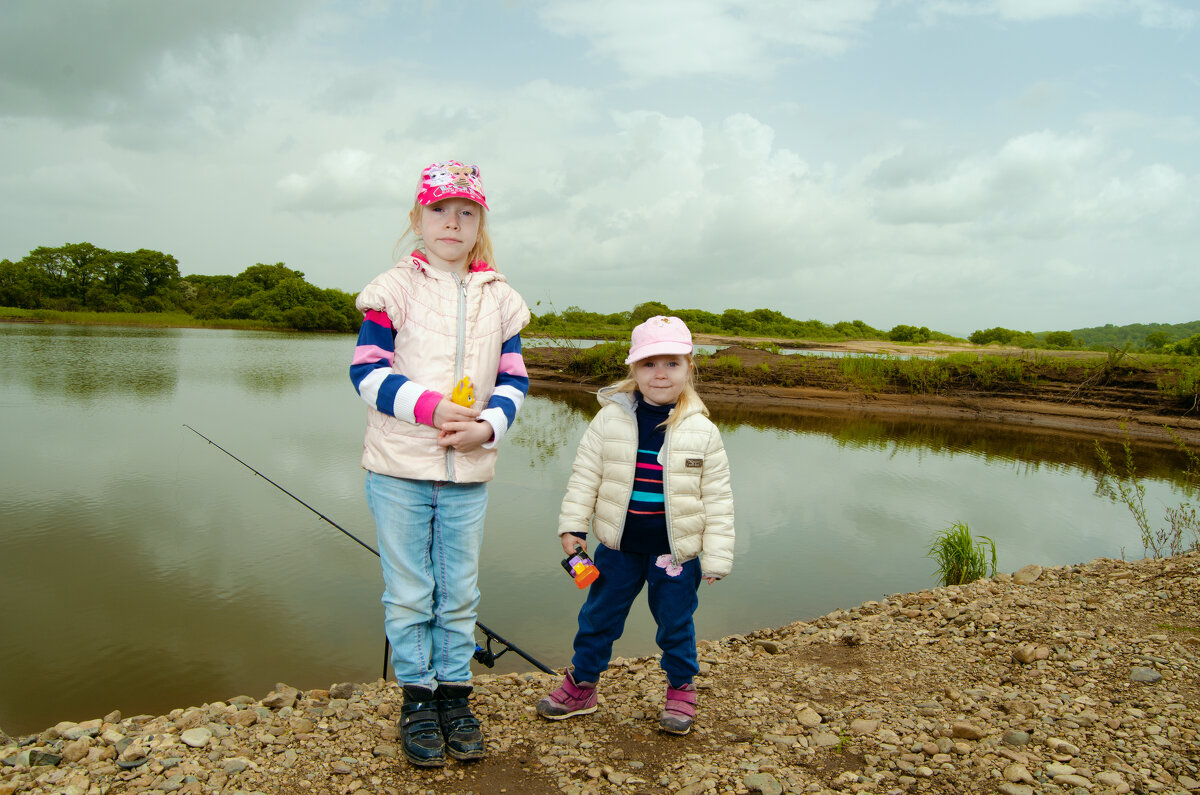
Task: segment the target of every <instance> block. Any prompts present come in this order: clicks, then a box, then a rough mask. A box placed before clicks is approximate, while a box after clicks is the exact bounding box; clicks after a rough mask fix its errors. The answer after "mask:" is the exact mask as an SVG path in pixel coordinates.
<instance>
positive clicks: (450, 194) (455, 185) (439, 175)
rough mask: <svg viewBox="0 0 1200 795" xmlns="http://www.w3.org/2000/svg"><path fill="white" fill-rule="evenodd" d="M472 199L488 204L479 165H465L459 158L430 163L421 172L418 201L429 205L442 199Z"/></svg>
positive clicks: (424, 205) (484, 204)
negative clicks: (480, 178)
mask: <svg viewBox="0 0 1200 795" xmlns="http://www.w3.org/2000/svg"><path fill="white" fill-rule="evenodd" d="M456 197H457V198H462V199H470V200H471V201H473V202H476V203H478V204H481V205H483V209H485V210H488V209H491V208H489V207H488V206H487V199H485V198H484V196H483V183H481V182H480V181H479V166H464V165H463V164H462V163H460V162H458V161H457V160H446V161H444V162H441V163H430V164H429V165H428V166H426V167H425V170H424V171H422V172H421V186H420V187H419V188H418V189H417V203H418V204H420V205H421V206H422V207H428V206H429V205H431V204H433V203H434V202H440V201H441V200H442V199H453V198H456Z"/></svg>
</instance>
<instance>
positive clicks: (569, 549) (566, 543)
mask: <svg viewBox="0 0 1200 795" xmlns="http://www.w3.org/2000/svg"><path fill="white" fill-rule="evenodd" d="M558 540H559V541H561V542H562V548H563V552H565V553H566V555H567V557H568V558H569V557H571V556H572V555H574V554H575V547H583V551H584V552H587V541H585V540H584V539H582V538H580V537H579V536H573V535H571V534H570V533H563V534H562V535H560V536H559V537H558Z"/></svg>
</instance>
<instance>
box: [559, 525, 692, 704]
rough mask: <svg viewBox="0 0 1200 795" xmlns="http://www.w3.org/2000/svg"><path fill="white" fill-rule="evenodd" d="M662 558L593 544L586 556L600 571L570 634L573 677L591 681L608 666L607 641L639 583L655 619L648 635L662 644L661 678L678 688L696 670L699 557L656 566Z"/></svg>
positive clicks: (617, 632)
mask: <svg viewBox="0 0 1200 795" xmlns="http://www.w3.org/2000/svg"><path fill="white" fill-rule="evenodd" d="M662 558H668V559H669V556H665V555H664V556H658V555H642V554H639V553H636V552H619V551H617V550H613V549H609V548H608V547H606V546H604V545H603V544H597V545H596V548H595V550H593V557H592V559H593V561H595V563H596V568H597V569H599V570H600V576H599V578H597V580H596V581H595V582H594V583H592V585H591V589H590V590H589V591H588V595H587V600H586V601H585V602H584V603H583V607H581V608H580V609H579V632H577V633H576V634H575V656H574V658H573V659H572V660H571V664H572V665H574V666H575V672H574V676H575V681H576V682H595V681H597V680H598V679H599V677H600V674H601V673H602V672H603V671H604V669H605V668H607V667H608V662H609V660H610V659H612V647H613V643H614V642H615V641H616V639H617V638H619V637H621V633H622V632H623V631H624V630H625V619H626V618H627V617H628V616H629V609H630V608H631V607H632V606H633V600H634V599H635V598H637V595H638V594H639V593H641V591H642V585H643V584H645V585H646V586H647V592H646V598H647V601H648V602H649V604H650V614H651V615H652V616H654V621H655V623H657V624H658V632H657V634H656V635H655V636H654V640H655V642H657V643H658V647H659V648H660V649H662V669H663V671H665V672H666V674H667V681H668V682H669V683H670V684H671V686H672V687H680V686H682V685H685V684H687V683H689V682H691V681H692V677H694V676H695V675H696V674H697V673H699V671H700V668H699V666H698V665H697V663H696V626H695V624H694V623H693V622H692V616H693V615H694V614H695V612H696V607H697V606H698V605H699V603H700V597H699V595H698V594H697V590H698V589H699V587H700V580H701V579H702V573H701V570H700V561H699V560H696V559H692V560H689V561H688V562H687V563H684V564H683V566H682V567H681V569H682V570H680V569H679V568H667V567H665V566H664V565H661V564H662V562H663V561H662Z"/></svg>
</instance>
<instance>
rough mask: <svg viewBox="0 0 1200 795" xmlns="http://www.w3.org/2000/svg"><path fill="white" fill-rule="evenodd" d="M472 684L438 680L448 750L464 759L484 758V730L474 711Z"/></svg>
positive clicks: (458, 757) (465, 760) (453, 755)
mask: <svg viewBox="0 0 1200 795" xmlns="http://www.w3.org/2000/svg"><path fill="white" fill-rule="evenodd" d="M470 695H471V686H470V685H448V684H444V683H439V684H438V689H437V696H438V702H437V703H438V722H439V723H440V724H441V726H442V737H443V738H444V739H445V740H446V753H448V754H450V756H452V757H454V758H455V759H457V760H459V761H461V762H468V761H471V760H473V759H483V756H484V748H483V730H482V729H481V728H480V724H479V719H478V718H476V717H475V714H474V713H473V712H471V705H470V703H469V701H468V699H469V697H470Z"/></svg>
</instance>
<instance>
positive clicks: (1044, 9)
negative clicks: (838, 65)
mask: <svg viewBox="0 0 1200 795" xmlns="http://www.w3.org/2000/svg"><path fill="white" fill-rule="evenodd" d="M909 1H910V2H914V0H909ZM915 5H916V8H917V10H918V13H920V14H921V16H922V17H923V18H925V19H926V20H933V19H936V18H937V17H939V16H943V15H945V16H955V17H962V16H995V17H998V18H1000V19H1004V20H1010V21H1013V22H1039V21H1042V20H1046V19H1061V18H1066V17H1101V18H1110V17H1120V16H1125V15H1129V14H1133V15H1136V17H1137V20H1138V23H1139V24H1141V25H1142V26H1144V27H1147V28H1173V29H1179V30H1186V29H1190V28H1192V27H1194V26H1195V25H1196V22H1197V20H1198V19H1200V12H1197V10H1196V9H1194V8H1190V7H1188V6H1187V5H1185V4H1181V3H1178V2H1172V1H1171V0H939V1H937V2H927V1H926V0H915Z"/></svg>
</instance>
